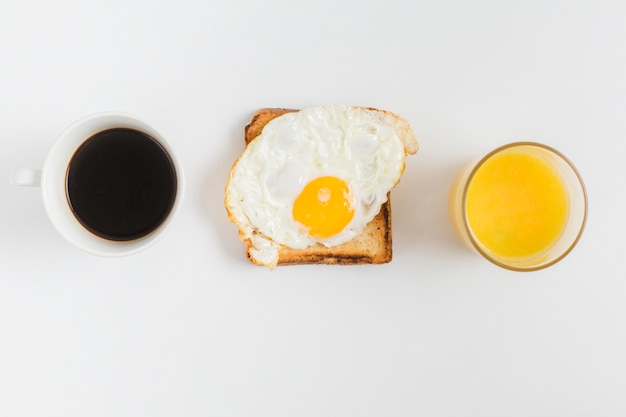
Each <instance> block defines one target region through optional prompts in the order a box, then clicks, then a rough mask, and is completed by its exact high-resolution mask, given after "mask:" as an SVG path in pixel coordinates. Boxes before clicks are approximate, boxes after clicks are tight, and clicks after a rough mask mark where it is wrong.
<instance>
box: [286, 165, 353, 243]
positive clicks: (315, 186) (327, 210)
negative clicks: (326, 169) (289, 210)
mask: <svg viewBox="0 0 626 417" xmlns="http://www.w3.org/2000/svg"><path fill="white" fill-rule="evenodd" d="M353 216H354V208H353V206H352V198H351V196H350V189H349V188H348V184H346V183H345V181H343V180H340V179H339V178H336V177H330V176H328V177H320V178H317V179H315V180H313V181H311V182H310V183H308V184H307V185H306V186H305V187H304V189H303V190H302V192H301V193H300V195H299V196H298V198H297V199H296V200H295V202H294V204H293V218H294V220H295V221H297V222H298V223H300V224H301V225H302V226H304V227H305V228H306V230H307V232H308V234H309V235H310V236H311V237H314V238H327V237H330V236H333V235H335V234H337V233H339V232H341V231H342V230H343V229H344V227H346V226H347V225H348V223H350V220H352V217H353Z"/></svg>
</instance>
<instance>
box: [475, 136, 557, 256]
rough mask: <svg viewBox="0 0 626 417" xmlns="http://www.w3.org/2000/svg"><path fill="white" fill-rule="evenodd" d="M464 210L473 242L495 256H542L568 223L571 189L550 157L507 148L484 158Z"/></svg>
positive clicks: (530, 151) (527, 150)
mask: <svg viewBox="0 0 626 417" xmlns="http://www.w3.org/2000/svg"><path fill="white" fill-rule="evenodd" d="M465 212H466V216H467V223H468V226H469V228H470V229H471V233H472V234H473V235H474V238H475V240H476V241H477V242H478V243H479V244H480V246H482V249H483V251H485V252H487V253H489V254H490V255H491V256H494V257H497V258H508V259H525V258H532V257H537V256H541V255H542V254H543V253H545V252H546V251H548V250H549V249H550V248H551V247H552V246H553V245H554V244H555V243H556V242H557V241H558V240H559V238H560V236H561V234H562V233H563V230H564V229H565V227H566V225H567V221H568V215H569V197H568V191H567V186H566V184H565V183H564V181H563V179H562V177H561V175H560V174H559V172H557V171H556V169H555V168H554V164H552V163H551V161H550V159H549V156H547V155H544V154H541V153H538V152H533V151H532V150H529V149H524V148H518V149H516V148H510V149H506V150H504V151H501V152H498V153H496V154H494V155H492V156H491V157H490V158H488V159H487V160H485V161H484V162H483V163H482V165H480V166H479V167H478V169H477V170H476V172H475V173H474V175H473V177H472V178H471V179H470V183H469V185H468V187H467V194H466V197H465Z"/></svg>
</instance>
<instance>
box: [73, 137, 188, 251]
mask: <svg viewBox="0 0 626 417" xmlns="http://www.w3.org/2000/svg"><path fill="white" fill-rule="evenodd" d="M66 178H67V181H66V193H67V199H68V201H69V204H70V206H71V207H72V210H73V212H74V215H75V216H76V218H77V219H78V220H79V221H80V223H81V224H82V225H83V226H84V227H85V228H86V229H87V230H89V231H91V232H92V233H93V234H95V235H98V236H100V237H103V238H105V239H109V240H116V241H127V240H133V239H137V238H140V237H142V236H145V235H147V234H149V233H150V232H152V231H153V230H155V229H156V228H157V227H158V226H159V225H160V224H161V223H163V221H164V220H165V219H166V218H167V216H168V214H169V213H170V211H171V210H172V206H173V205H174V200H175V198H176V170H175V169H174V165H173V163H172V160H171V159H170V157H169V155H168V153H167V152H166V151H165V149H163V147H162V146H161V145H160V144H159V143H158V142H157V141H156V140H154V139H153V138H152V137H150V136H149V135H147V134H146V133H143V132H140V131H137V130H134V129H127V128H115V129H109V130H105V131H102V132H100V133H97V134H95V135H93V136H92V137H90V138H89V139H87V140H86V141H85V142H84V143H83V144H82V145H81V146H80V147H79V148H78V149H77V150H76V153H75V154H74V156H73V157H72V160H71V162H70V165H69V168H68V171H67V177H66Z"/></svg>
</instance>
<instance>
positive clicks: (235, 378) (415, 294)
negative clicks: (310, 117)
mask: <svg viewBox="0 0 626 417" xmlns="http://www.w3.org/2000/svg"><path fill="white" fill-rule="evenodd" d="M625 23H626V3H624V2H620V1H615V2H606V1H562V2H557V1H537V2H535V1H524V2H506V1H504V2H502V1H500V2H498V1H409V0H404V1H403V0H386V1H379V0H358V1H357V0H352V1H337V0H306V1H292V0H271V1H254V0H233V1H213V2H211V1H200V0H197V1H192V0H178V1H175V2H174V1H141V0H112V1H72V0H59V1H54V2H48V1H21V0H3V1H2V3H1V4H0V143H1V144H2V148H1V151H0V167H1V170H2V176H3V178H4V180H2V181H0V198H1V200H0V201H1V204H0V416H2V417H5V416H6V417H13V416H64V417H69V416H272V417H280V416H290V417H291V416H316V417H317V416H433V417H438V416H498V417H499V416H607V417H608V416H624V415H626V396H625V395H624V394H625V392H626V302H625V297H626V274H625V273H624V271H625V269H626V268H624V243H623V242H624V235H625V233H626V222H625V220H624V219H625V218H626V216H625V215H624V198H623V197H622V195H623V193H624V185H623V179H624V178H625V174H624V169H625V163H624V156H625V154H626V145H625V143H626V141H625V139H626V24H625ZM330 103H344V104H352V105H363V106H373V107H378V108H382V109H387V110H391V111H394V112H396V113H398V114H400V115H402V116H403V117H404V118H406V119H407V120H408V121H409V122H410V123H411V125H412V127H413V129H414V131H415V132H416V134H417V136H418V139H419V141H420V145H421V149H420V152H419V153H418V154H417V155H416V156H413V157H410V158H409V159H408V160H407V169H406V171H405V175H404V177H403V179H402V181H401V183H400V184H399V186H398V187H397V188H396V189H395V190H394V191H393V193H392V201H393V222H394V223H393V225H394V229H393V233H394V259H393V261H392V262H391V263H390V264H387V265H382V266H360V267H334V266H321V265H320V266H302V267H283V268H278V269H276V270H274V271H269V270H267V269H265V268H260V267H256V266H253V265H251V264H249V263H248V262H247V261H246V259H245V256H244V252H243V245H242V244H241V242H240V241H239V239H238V237H237V231H236V228H235V226H234V225H232V224H231V223H229V222H228V220H227V217H226V214H225V210H224V208H223V188H224V185H225V183H226V177H227V173H228V170H229V168H230V166H231V164H232V162H233V161H234V159H235V158H236V157H237V155H238V154H239V153H240V152H241V150H242V149H243V127H244V125H245V124H246V123H247V121H248V120H249V118H250V116H251V115H252V114H253V112H254V111H255V110H256V109H258V108H261V107H291V108H303V107H308V106H312V105H317V104H330ZM103 110H121V111H126V112H130V113H133V114H135V115H138V116H140V117H141V118H142V119H144V120H145V121H146V122H148V123H151V124H152V125H153V126H154V127H155V128H156V129H157V130H159V131H160V132H161V133H162V134H163V135H164V136H165V137H166V138H167V139H168V141H169V142H170V143H171V145H172V146H173V147H174V148H175V149H176V151H177V152H178V154H179V156H180V158H181V159H182V161H183V164H184V168H185V173H186V176H187V195H186V198H185V201H184V205H183V207H182V210H181V211H180V212H179V213H178V214H179V216H178V217H177V219H176V222H175V223H174V225H173V227H172V229H171V230H170V231H169V233H168V234H167V235H166V236H165V237H164V239H163V240H161V241H160V242H159V243H157V244H156V245H155V246H153V247H151V248H150V249H148V250H147V251H145V252H142V253H140V254H137V255H133V256H131V257H126V258H116V259H109V258H99V257H96V256H93V255H89V254H87V253H83V252H82V251H80V250H78V249H75V248H74V247H73V246H71V245H70V244H68V243H66V242H65V241H64V240H63V239H62V238H61V237H60V236H59V235H58V234H57V233H56V231H55V230H54V229H53V227H52V225H51V224H50V222H49V221H48V219H47V217H46V214H45V212H44V208H43V205H42V202H41V196H40V194H39V191H38V190H37V189H33V188H20V187H16V186H12V185H11V184H10V182H9V176H10V172H11V171H12V170H14V169H17V168H25V167H28V168H40V167H41V166H42V164H43V161H44V159H45V156H46V153H47V152H48V150H49V148H50V146H51V145H52V143H53V142H54V140H55V138H56V136H57V135H58V134H59V133H60V132H61V131H62V130H63V129H64V128H65V127H66V126H67V125H69V124H70V123H72V122H73V121H74V120H76V119H78V118H80V117H82V116H84V115H87V114H90V113H94V112H98V111H103ZM516 140H534V141H539V142H543V143H546V144H548V145H550V146H553V147H555V148H557V149H559V150H560V151H562V152H563V153H564V154H565V155H567V156H568V157H569V158H570V159H571V160H572V161H573V162H574V163H575V164H576V165H577V167H578V168H579V170H580V172H581V174H582V175H583V177H584V179H585V182H586V185H587V188H588V193H589V201H590V212H589V219H588V223H587V228H586V231H585V233H584V235H583V238H582V240H581V241H580V243H579V245H578V246H577V247H576V248H575V249H574V251H573V252H572V253H571V254H570V255H569V256H568V257H566V258H565V259H564V260H563V261H562V262H560V263H559V264H557V265H555V266H553V267H551V268H549V269H547V270H544V271H540V272H533V273H514V272H508V271H505V270H502V269H499V268H497V267H495V266H493V265H492V264H490V263H488V262H487V261H485V260H483V259H482V258H480V257H479V256H478V255H476V254H474V253H472V252H470V251H469V250H468V249H466V248H464V247H463V246H461V244H460V243H459V242H458V240H457V239H456V236H455V235H454V233H453V231H452V229H451V226H450V225H449V222H448V218H447V212H446V210H447V204H446V198H447V193H448V188H449V186H450V183H451V181H452V179H453V177H454V175H455V173H456V171H457V170H458V169H459V168H460V167H461V166H462V165H464V164H465V163H466V162H468V161H470V160H471V159H473V158H476V157H479V156H481V155H482V154H484V153H486V152H488V151H490V150H491V149H493V148H495V147H497V146H500V145H502V144H505V143H508V142H512V141H516Z"/></svg>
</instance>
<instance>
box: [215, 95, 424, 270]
mask: <svg viewBox="0 0 626 417" xmlns="http://www.w3.org/2000/svg"><path fill="white" fill-rule="evenodd" d="M245 136H246V144H247V146H246V149H245V151H244V152H243V153H242V155H241V156H240V157H239V158H238V159H237V161H236V162H235V164H234V165H233V167H232V169H231V171H230V175H229V179H228V184H227V186H226V199H225V206H226V209H227V212H228V215H229V218H230V220H231V221H232V222H234V223H235V224H236V225H237V226H238V228H239V235H240V237H241V239H242V240H243V241H244V243H245V245H246V250H247V255H248V258H249V259H250V261H252V262H253V263H255V264H258V265H265V266H269V267H274V266H276V265H283V264H303V263H326V264H337V263H340V264H359V263H385V262H389V261H390V260H391V207H390V203H389V191H390V190H391V188H393V187H394V186H395V185H396V184H397V183H398V181H399V180H400V177H401V175H402V173H403V171H404V166H405V157H406V155H407V154H414V153H416V152H417V150H418V146H417V140H416V139H415V135H414V134H413V132H412V130H411V128H410V126H409V124H408V123H407V122H406V121H405V120H404V119H402V118H400V117H399V116H397V115H395V114H393V113H390V112H386V111H382V110H376V109H371V108H363V107H351V106H343V105H331V106H320V107H313V108H309V109H305V110H300V111H295V110H284V109H264V110H260V111H259V112H257V114H255V115H254V116H253V118H252V120H251V122H250V124H249V125H248V126H247V127H246V135H245Z"/></svg>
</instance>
